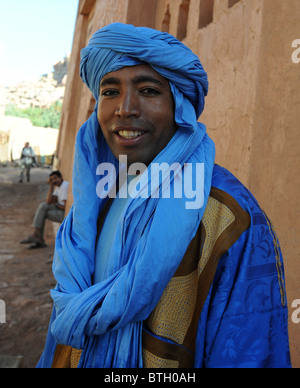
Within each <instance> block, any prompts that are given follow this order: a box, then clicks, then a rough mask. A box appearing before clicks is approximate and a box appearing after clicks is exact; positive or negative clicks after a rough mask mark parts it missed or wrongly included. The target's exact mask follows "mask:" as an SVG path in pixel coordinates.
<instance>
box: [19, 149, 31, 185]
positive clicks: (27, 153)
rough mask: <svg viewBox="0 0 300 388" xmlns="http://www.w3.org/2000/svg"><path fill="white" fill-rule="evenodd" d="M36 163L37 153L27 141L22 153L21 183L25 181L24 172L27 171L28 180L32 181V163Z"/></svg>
mask: <svg viewBox="0 0 300 388" xmlns="http://www.w3.org/2000/svg"><path fill="white" fill-rule="evenodd" d="M33 163H35V153H34V151H33V149H32V148H31V147H30V145H29V143H28V142H27V143H25V146H24V148H23V149H22V153H21V166H20V169H21V172H20V180H19V182H20V183H23V177H24V172H25V171H26V177H27V182H30V170H31V167H32V164H33Z"/></svg>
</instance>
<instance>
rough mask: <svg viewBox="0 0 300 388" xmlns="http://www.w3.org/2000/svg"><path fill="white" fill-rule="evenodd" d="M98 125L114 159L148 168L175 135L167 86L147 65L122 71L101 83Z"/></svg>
mask: <svg viewBox="0 0 300 388" xmlns="http://www.w3.org/2000/svg"><path fill="white" fill-rule="evenodd" d="M98 121H99V124H100V126H101V129H102V132H103V135H104V137H105V139H106V141H107V143H108V145H109V147H110V149H111V151H112V152H113V154H114V155H115V157H116V158H119V156H120V155H127V162H128V165H129V166H130V165H131V164H132V163H135V162H139V163H144V164H145V165H149V164H150V163H151V162H152V160H153V159H154V158H155V157H156V155H158V154H159V153H160V152H161V151H162V150H163V149H164V148H165V147H166V145H167V144H168V143H169V141H170V140H171V138H172V137H173V135H174V133H175V132H176V124H175V121H174V100H173V95H172V93H171V90H170V85H169V82H168V81H167V80H166V79H165V78H163V77H162V76H161V75H160V74H158V73H157V72H156V71H155V70H153V69H152V68H151V67H150V66H148V65H138V66H132V67H124V68H122V69H120V70H117V71H115V72H111V73H109V74H107V75H106V76H104V77H103V79H102V81H101V83H100V97H99V105H98Z"/></svg>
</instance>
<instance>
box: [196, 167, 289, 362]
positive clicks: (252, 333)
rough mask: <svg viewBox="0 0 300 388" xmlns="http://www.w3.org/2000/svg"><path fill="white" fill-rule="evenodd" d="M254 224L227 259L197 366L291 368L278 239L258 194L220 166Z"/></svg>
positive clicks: (217, 181) (218, 182)
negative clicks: (261, 206) (255, 196)
mask: <svg viewBox="0 0 300 388" xmlns="http://www.w3.org/2000/svg"><path fill="white" fill-rule="evenodd" d="M212 187H215V188H218V189H220V190H223V191H225V192H227V193H228V194H230V195H231V196H232V197H233V198H234V199H235V200H236V201H237V202H238V203H239V205H240V206H241V207H242V208H243V209H244V210H245V211H246V212H247V213H248V214H249V215H250V217H251V226H250V228H249V229H248V230H247V231H245V232H244V233H243V234H242V235H241V237H240V238H239V239H238V241H236V243H235V244H233V245H232V246H231V247H230V249H229V250H228V251H227V252H226V253H225V254H224V255H223V256H222V257H221V259H220V261H219V264H218V267H217V271H216V274H215V277H214V280H213V284H212V287H211V290H210V293H209V295H208V297H207V299H206V302H205V305H204V307H203V310H202V313H201V317H200V320H199V324H198V336H197V352H196V359H195V366H196V367H207V368H216V367H219V368H223V367H224V368H236V367H241V368H289V367H291V362H290V352H289V338H288V308H287V301H286V293H285V278H284V268H283V262H282V255H281V251H280V248H279V243H278V239H277V237H276V234H275V231H274V229H273V227H272V224H271V222H270V220H269V219H268V218H267V216H266V214H265V213H264V212H263V211H262V210H261V208H260V207H259V205H258V203H257V201H256V200H255V198H254V197H253V195H252V194H251V193H250V192H249V191H248V190H247V189H246V188H245V187H244V186H243V185H242V184H241V183H240V182H239V181H238V180H237V179H236V178H235V177H234V176H233V175H232V174H231V173H229V172H228V171H227V170H225V169H224V168H221V167H219V166H216V167H215V169H214V173H213V180H212Z"/></svg>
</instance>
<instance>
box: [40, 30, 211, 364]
mask: <svg viewBox="0 0 300 388" xmlns="http://www.w3.org/2000/svg"><path fill="white" fill-rule="evenodd" d="M141 63H148V64H149V65H150V66H152V68H153V69H154V70H156V71H157V72H158V73H159V74H160V75H161V76H163V77H165V78H166V79H168V80H169V82H170V86H171V91H172V93H173V96H174V101H175V121H176V123H177V126H178V129H177V131H176V133H175V135H174V136H173V138H172V139H171V141H170V142H169V144H168V145H167V146H166V147H165V148H164V149H163V150H162V151H161V152H160V153H159V154H158V155H157V156H156V158H155V160H154V161H153V163H151V164H150V166H149V167H148V169H147V170H149V171H150V170H151V168H152V165H153V164H154V162H156V163H164V164H168V165H169V166H171V165H172V163H175V162H177V163H178V164H180V166H181V167H182V169H183V168H184V166H186V165H187V164H189V165H190V166H195V165H197V164H203V165H204V187H203V196H204V200H203V206H202V207H201V208H200V209H198V208H197V209H188V210H187V208H186V206H185V205H186V198H181V199H180V198H169V199H167V200H166V199H162V198H150V197H145V196H141V197H136V198H130V199H128V201H127V202H126V206H125V208H124V210H123V213H122V217H121V219H120V221H119V223H118V224H117V226H116V231H115V237H114V240H113V245H112V247H111V251H110V253H109V257H108V260H107V263H106V268H105V273H104V275H103V279H104V280H103V281H101V282H100V283H97V284H93V275H94V270H95V246H96V244H97V219H98V214H99V211H101V209H102V208H103V206H104V204H105V202H106V199H104V198H102V197H101V195H100V196H99V195H97V193H96V186H97V183H98V182H99V178H98V177H97V174H96V171H97V167H98V166H99V164H101V163H111V164H112V165H114V166H115V167H116V168H118V167H119V162H118V161H117V160H116V158H115V157H114V155H113V154H112V152H111V151H110V149H109V147H108V145H107V143H106V141H105V139H104V137H103V134H102V131H101V128H100V126H99V122H98V119H97V109H98V107H97V105H98V104H97V105H96V108H95V111H94V112H93V114H92V115H91V117H90V118H89V119H88V120H87V122H86V123H84V124H83V126H82V127H81V128H80V130H79V132H78V135H77V139H76V145H75V158H74V169H73V197H74V204H73V206H72V208H71V210H70V212H69V214H68V216H67V217H66V219H65V221H64V222H63V224H62V226H61V228H60V229H59V232H58V235H57V238H56V249H55V255H54V263H53V272H54V275H55V278H56V281H57V286H56V288H55V290H52V292H51V295H52V298H53V300H54V305H55V307H54V309H53V314H52V318H51V324H50V328H49V334H48V339H47V344H46V348H45V352H44V354H43V356H42V358H41V360H40V364H39V365H40V366H42V367H47V366H51V360H52V359H53V354H54V350H55V347H56V344H57V343H59V344H64V345H70V346H72V347H74V348H77V349H83V353H82V356H81V359H80V364H79V367H123V368H128V367H141V366H142V365H143V361H142V341H141V333H142V323H143V321H144V320H145V319H146V318H147V317H148V316H149V315H150V313H151V312H152V310H153V309H154V308H155V306H156V305H157V303H158V301H159V299H160V297H161V295H162V293H163V291H164V289H165V287H166V286H167V284H168V282H169V281H170V279H171V278H172V276H173V275H174V273H175V271H176V269H177V268H178V266H179V264H180V262H181V260H182V258H183V256H184V254H185V252H186V249H187V248H188V246H189V244H190V242H191V240H192V239H193V237H194V236H195V234H196V232H197V229H198V227H199V224H200V221H201V218H202V216H203V213H204V210H205V206H206V203H207V200H208V196H209V193H210V189H211V179H212V171H213V166H214V152H215V149H214V144H213V142H212V141H211V140H210V138H209V137H208V135H207V134H206V128H205V126H204V125H203V124H201V123H198V122H197V119H198V117H199V115H200V114H201V112H202V110H203V108H204V97H205V95H206V93H207V88H208V82H207V76H206V73H205V71H204V70H203V68H202V65H201V63H200V61H199V59H198V58H197V56H196V55H195V54H193V53H192V52H191V50H190V49H188V48H187V47H186V46H184V45H183V44H182V43H181V42H179V41H178V40H176V39H175V38H174V37H172V36H171V35H169V34H166V33H162V32H159V31H155V30H152V29H149V28H143V27H138V28H136V27H133V26H130V25H124V24H119V23H115V24H112V25H109V26H107V27H105V28H103V29H101V30H99V31H97V32H96V33H95V34H94V36H93V37H92V39H91V40H90V42H89V44H88V46H87V47H86V48H84V49H83V50H82V53H81V64H80V74H81V77H82V79H83V81H84V82H85V83H86V84H87V86H88V87H89V88H90V90H91V91H92V93H93V95H94V97H95V98H96V100H98V97H99V85H100V81H101V79H102V78H103V76H104V75H106V74H107V73H109V72H112V71H116V70H118V69H120V68H122V67H125V66H134V65H137V64H141ZM147 172H148V171H146V172H145V173H144V174H143V175H142V176H141V178H140V182H141V183H140V186H141V191H142V190H143V188H145V187H146V186H147V184H149V179H150V178H149V177H150V175H151V174H147ZM175 175H176V174H174V177H173V178H172V179H173V180H175V179H176V176H175ZM193 177H194V178H195V175H193ZM159 185H161V183H159ZM158 189H159V187H158ZM98 194H99V193H98Z"/></svg>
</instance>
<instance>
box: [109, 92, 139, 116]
mask: <svg viewBox="0 0 300 388" xmlns="http://www.w3.org/2000/svg"><path fill="white" fill-rule="evenodd" d="M115 113H116V115H117V116H119V117H131V116H135V117H138V116H139V115H140V106H139V100H138V96H137V95H136V93H135V91H131V90H128V91H126V92H124V93H122V94H121V95H120V97H119V102H118V106H117V108H116V112H115Z"/></svg>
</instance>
